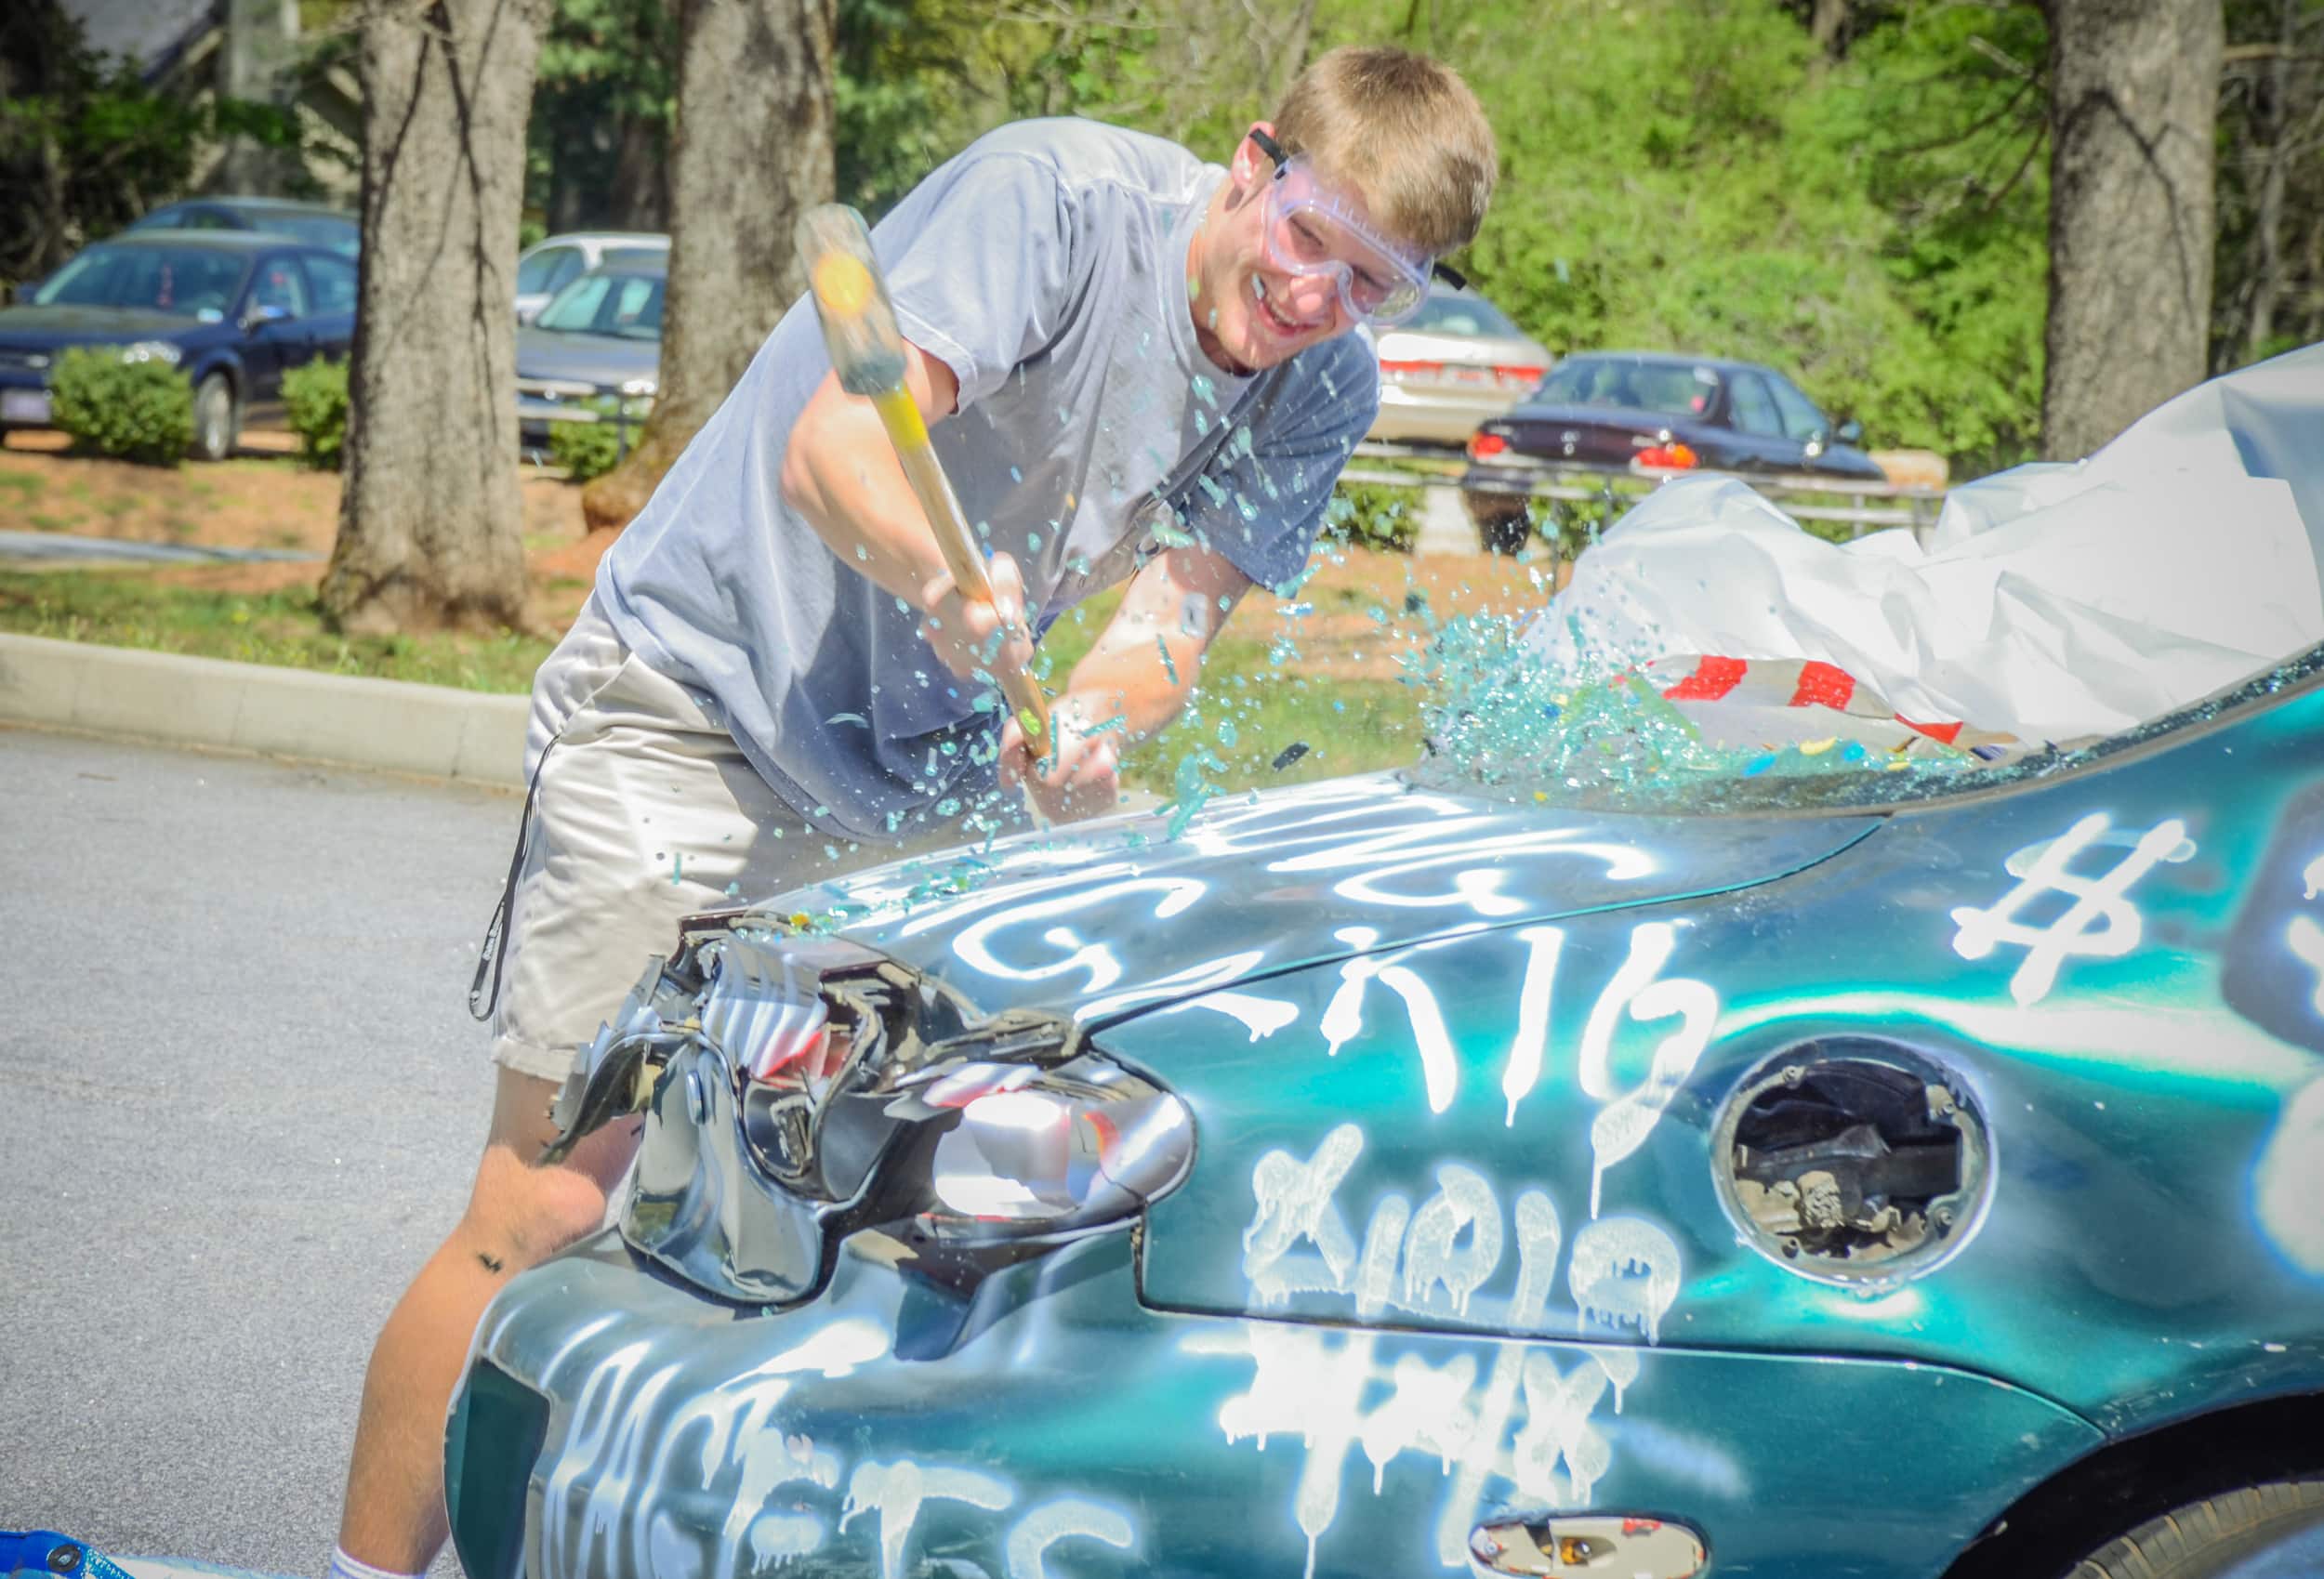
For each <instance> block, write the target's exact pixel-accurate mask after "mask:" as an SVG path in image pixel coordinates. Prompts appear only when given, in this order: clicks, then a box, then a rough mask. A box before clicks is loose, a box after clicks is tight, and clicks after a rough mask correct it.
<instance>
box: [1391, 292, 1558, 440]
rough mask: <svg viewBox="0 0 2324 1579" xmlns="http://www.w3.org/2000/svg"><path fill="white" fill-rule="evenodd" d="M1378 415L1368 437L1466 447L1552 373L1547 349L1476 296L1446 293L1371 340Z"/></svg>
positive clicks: (1437, 296)
mask: <svg viewBox="0 0 2324 1579" xmlns="http://www.w3.org/2000/svg"><path fill="white" fill-rule="evenodd" d="M1373 349H1375V350H1376V351H1377V352H1378V353H1379V356H1380V414H1379V416H1377V417H1375V418H1374V419H1373V422H1372V430H1371V432H1370V434H1369V435H1367V436H1368V437H1369V438H1372V439H1375V440H1378V441H1381V442H1383V443H1393V444H1447V445H1457V444H1466V443H1467V442H1468V441H1469V435H1471V434H1472V433H1474V432H1475V431H1476V430H1477V425H1478V424H1479V423H1482V422H1489V421H1491V420H1492V419H1493V418H1494V417H1497V416H1499V415H1501V414H1504V413H1506V412H1507V411H1509V409H1510V408H1511V407H1512V406H1514V405H1515V404H1516V403H1517V402H1518V401H1522V400H1524V399H1525V396H1526V395H1527V394H1529V393H1531V392H1532V390H1533V388H1534V387H1535V386H1536V385H1538V384H1539V383H1540V382H1541V380H1542V378H1543V376H1544V375H1547V374H1548V372H1549V371H1550V364H1551V362H1552V357H1551V356H1550V352H1549V349H1548V348H1547V347H1545V346H1543V345H1542V344H1541V343H1540V342H1539V341H1538V340H1536V339H1534V338H1533V337H1532V336H1529V335H1527V334H1526V333H1525V331H1524V330H1522V329H1520V328H1518V327H1517V325H1516V324H1515V323H1513V322H1510V319H1509V315H1508V314H1507V313H1504V312H1503V311H1501V309H1499V308H1497V307H1495V306H1494V305H1493V304H1492V303H1491V302H1489V301H1486V299H1485V298H1484V297H1483V296H1479V295H1477V294H1476V293H1475V292H1474V291H1468V290H1460V291H1446V290H1440V291H1437V292H1435V293H1433V295H1431V296H1430V297H1429V298H1428V300H1427V301H1425V302H1423V303H1421V305H1420V310H1419V312H1418V313H1416V314H1415V315H1414V316H1413V317H1412V318H1411V319H1409V320H1408V321H1406V322H1403V323H1399V324H1397V325H1395V326H1394V327H1393V328H1390V329H1382V330H1380V332H1379V333H1378V334H1377V335H1376V336H1374V337H1373Z"/></svg>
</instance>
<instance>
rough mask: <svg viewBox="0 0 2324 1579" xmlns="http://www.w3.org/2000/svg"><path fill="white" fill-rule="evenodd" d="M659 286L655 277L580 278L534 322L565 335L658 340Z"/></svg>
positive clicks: (659, 282) (660, 305) (607, 276)
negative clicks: (616, 336)
mask: <svg viewBox="0 0 2324 1579" xmlns="http://www.w3.org/2000/svg"><path fill="white" fill-rule="evenodd" d="M662 284H663V277H662V276H661V275H659V274H605V273H595V274H584V275H582V276H581V278H579V279H578V280H575V281H574V283H572V284H570V285H567V286H566V287H565V288H564V289H563V290H561V291H560V292H558V293H557V296H556V299H554V300H553V301H551V302H550V303H549V304H548V306H547V307H545V308H543V309H541V315H540V317H538V318H537V319H535V320H534V322H535V325H536V326H538V327H540V328H543V329H551V330H559V331H562V332H563V333H566V334H577V335H619V336H623V337H625V338H627V339H637V340H658V339H660V338H661V337H662Z"/></svg>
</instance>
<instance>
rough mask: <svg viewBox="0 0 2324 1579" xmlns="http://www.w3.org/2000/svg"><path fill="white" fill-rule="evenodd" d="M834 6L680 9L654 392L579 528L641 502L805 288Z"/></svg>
mask: <svg viewBox="0 0 2324 1579" xmlns="http://www.w3.org/2000/svg"><path fill="white" fill-rule="evenodd" d="M835 10H836V7H835V4H834V0H684V3H683V6H682V7H681V10H680V20H679V25H680V61H679V77H678V125H677V127H676V130H675V132H674V134H673V136H672V138H671V145H672V146H671V156H670V191H669V217H670V259H669V298H668V301H667V304H666V305H665V307H664V309H663V314H662V367H661V373H660V375H659V381H660V384H661V390H660V393H659V394H658V396H657V397H656V398H655V400H654V414H653V415H652V416H651V417H650V418H649V419H648V420H647V422H646V426H645V431H644V432H643V433H642V434H641V435H640V437H639V440H638V447H637V448H636V449H635V450H633V451H631V452H630V454H629V459H628V460H627V462H626V463H625V464H624V465H622V466H621V467H618V468H616V469H615V470H614V471H611V472H608V473H607V474H606V475H604V476H603V477H601V478H599V479H598V480H596V481H595V482H593V483H591V484H590V485H589V488H588V492H587V493H584V494H583V495H582V509H583V512H584V514H586V515H587V517H588V522H589V525H590V526H591V527H592V528H593V529H594V528H599V527H618V526H622V525H625V524H627V522H628V520H629V519H630V518H631V517H632V516H635V515H636V514H637V513H638V511H639V510H640V509H642V508H643V507H645V502H646V500H647V499H648V498H649V497H650V496H652V494H653V492H654V484H655V483H657V482H659V481H660V480H661V479H662V474H663V473H664V472H666V471H667V470H668V469H669V467H670V464H671V463H672V462H673V461H675V460H676V459H677V458H678V455H679V453H680V451H681V450H683V449H684V448H685V447H686V444H687V441H689V440H691V439H693V436H694V434H695V433H696V432H697V431H698V430H699V429H700V428H701V427H702V425H703V424H704V423H705V422H706V421H708V420H709V417H710V414H711V413H712V412H714V411H716V410H717V409H718V406H719V402H720V401H723V400H725V399H726V396H727V392H728V391H729V390H731V389H732V388H733V387H734V383H735V380H736V379H738V378H740V377H741V376H742V373H743V369H744V368H745V367H746V366H748V365H749V363H750V359H751V357H752V356H753V355H754V354H755V353H756V352H757V351H758V349H759V342H761V341H762V340H764V339H765V338H766V337H767V335H768V332H769V331H771V330H772V329H773V327H774V325H775V323H776V322H777V321H778V320H779V319H781V318H782V316H783V312H784V309H786V308H788V307H789V306H790V305H791V303H792V302H793V301H795V300H796V299H798V297H799V294H800V293H801V292H802V291H803V290H804V289H805V288H806V283H805V282H804V281H803V280H802V279H801V278H800V277H799V261H798V258H797V257H796V256H795V250H794V248H793V245H792V242H791V228H792V226H793V225H795V224H796V223H797V222H798V220H799V215H800V214H801V213H803V212H805V210H806V209H807V208H809V207H810V206H812V204H817V203H822V202H825V201H826V200H828V199H829V198H830V196H831V182H832V134H831V116H832V81H831V73H832V30H833V26H834V21H835V14H834V13H835Z"/></svg>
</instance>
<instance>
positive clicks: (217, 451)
mask: <svg viewBox="0 0 2324 1579" xmlns="http://www.w3.org/2000/svg"><path fill="white" fill-rule="evenodd" d="M241 428H242V423H241V414H240V413H238V412H237V411H235V410H234V386H233V382H232V380H231V379H229V378H228V377H227V376H226V375H224V374H223V373H213V374H211V375H208V376H207V377H205V378H204V379H203V380H202V382H201V384H200V385H199V386H198V387H197V388H195V389H194V391H193V453H194V454H197V455H200V456H201V457H202V458H203V459H204V460H205V461H222V460H224V459H225V458H226V457H227V456H228V455H231V454H233V453H234V440H235V437H236V435H237V434H238V433H239V431H240V429H241Z"/></svg>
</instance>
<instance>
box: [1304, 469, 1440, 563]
mask: <svg viewBox="0 0 2324 1579" xmlns="http://www.w3.org/2000/svg"><path fill="white" fill-rule="evenodd" d="M1324 534H1325V535H1326V536H1327V537H1329V538H1331V539H1333V540H1334V541H1336V542H1340V543H1353V544H1357V545H1360V546H1363V547H1367V548H1385V549H1388V550H1390V551H1392V552H1394V553H1398V554H1408V553H1410V552H1411V551H1412V542H1413V539H1415V538H1416V537H1418V536H1419V534H1420V491H1419V489H1418V488H1396V487H1391V486H1390V485H1389V484H1387V483H1384V482H1342V483H1340V486H1339V487H1338V488H1337V489H1335V490H1334V491H1333V493H1332V495H1331V503H1330V504H1329V505H1327V507H1325V509H1324Z"/></svg>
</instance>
